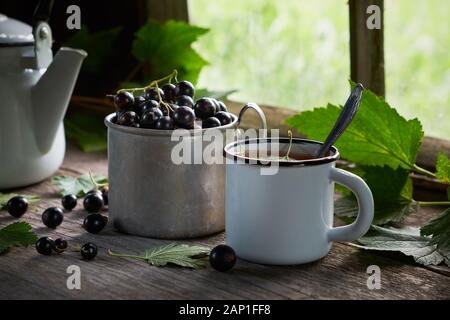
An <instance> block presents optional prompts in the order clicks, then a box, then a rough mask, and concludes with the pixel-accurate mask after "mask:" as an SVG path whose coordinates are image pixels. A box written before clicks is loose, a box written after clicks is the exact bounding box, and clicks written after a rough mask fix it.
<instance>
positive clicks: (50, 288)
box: [0, 146, 450, 299]
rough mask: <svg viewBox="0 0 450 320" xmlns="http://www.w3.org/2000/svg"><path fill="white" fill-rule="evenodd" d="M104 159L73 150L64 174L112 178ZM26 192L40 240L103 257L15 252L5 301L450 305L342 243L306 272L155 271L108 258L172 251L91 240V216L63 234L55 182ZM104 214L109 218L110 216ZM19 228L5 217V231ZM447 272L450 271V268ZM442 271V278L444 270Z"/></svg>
mask: <svg viewBox="0 0 450 320" xmlns="http://www.w3.org/2000/svg"><path fill="white" fill-rule="evenodd" d="M106 163H107V161H106V155H105V153H95V154H86V153H81V152H79V151H78V150H77V149H75V148H73V147H72V146H69V148H68V154H67V157H66V159H65V161H64V166H63V169H62V170H61V171H60V173H63V174H72V175H77V174H78V173H82V172H86V171H87V170H88V169H91V170H93V171H94V172H96V173H97V172H98V173H103V174H106V173H107V167H106ZM21 192H26V193H31V194H39V195H41V196H42V197H43V200H42V201H41V202H39V203H38V206H37V207H36V208H35V209H34V210H33V211H32V212H29V213H27V214H26V215H25V217H24V220H25V221H27V222H29V223H31V224H32V225H33V227H34V229H35V230H36V232H37V233H38V234H39V235H51V236H53V237H55V238H56V237H65V238H67V239H68V240H69V243H70V244H72V245H73V244H82V243H85V242H88V241H92V242H94V243H96V244H97V245H98V246H99V248H100V252H99V255H98V257H97V258H96V259H95V260H93V261H90V262H87V261H83V260H81V259H80V258H79V255H78V253H76V252H66V253H64V254H62V255H58V256H51V257H45V256H40V255H38V254H37V253H36V252H35V250H34V248H14V249H12V250H11V252H9V253H8V254H6V255H3V256H1V257H0V298H3V299H19V298H29V299H36V298H40V299H42V298H59V299H72V298H78V299H311V298H320V299H337V298H339V299H365V298H367V299H387V298H392V299H406V298H407V299H448V298H450V292H449V290H448V287H449V285H450V278H449V277H448V276H446V275H445V273H443V274H442V273H438V272H434V271H432V270H427V269H424V268H422V267H420V266H417V265H414V264H411V263H410V261H408V260H406V262H405V261H404V260H403V259H401V258H399V256H391V255H389V256H385V255H382V254H374V253H371V252H363V251H359V250H357V249H354V248H353V247H350V246H348V245H346V244H342V243H336V244H335V245H334V246H333V248H332V250H331V252H330V254H329V255H328V256H327V257H325V258H324V259H322V260H321V261H318V262H315V263H311V264H307V265H301V266H286V267H274V266H264V265H256V264H251V263H248V262H245V261H239V262H238V264H237V266H236V267H235V269H233V271H232V272H231V273H225V274H223V273H219V272H216V271H214V270H212V269H210V268H207V269H204V270H195V271H194V270H187V269H179V268H156V267H151V266H149V265H147V264H146V263H145V262H143V261H136V260H129V259H121V258H112V257H109V256H107V255H106V250H107V249H111V250H113V251H117V252H131V253H138V252H142V251H143V250H145V249H146V248H149V247H152V246H155V245H160V244H162V243H167V241H161V240H156V239H146V238H142V237H134V236H127V235H123V234H120V233H118V232H116V231H115V230H113V229H112V228H111V226H108V227H107V228H106V230H104V231H103V232H102V233H101V234H99V235H92V234H88V233H87V232H85V231H84V230H83V229H82V228H81V226H80V224H81V222H82V219H83V218H84V216H85V215H86V213H85V212H83V210H81V205H80V204H79V206H78V207H77V210H75V211H73V212H71V213H67V214H66V215H65V220H64V222H63V224H62V225H61V226H60V227H59V228H58V229H57V230H50V229H47V228H45V227H43V225H42V223H41V221H40V214H41V212H42V211H43V210H44V209H45V208H46V207H49V206H54V205H59V197H58V196H56V195H55V193H54V189H53V188H52V186H51V184H50V181H49V180H47V181H45V182H43V183H41V184H37V185H34V186H31V187H28V188H26V189H24V190H22V191H21ZM427 210H428V211H424V212H422V213H421V214H420V215H417V217H416V218H414V216H412V217H410V218H409V219H410V221H409V222H410V223H411V224H415V223H421V222H422V220H421V219H425V217H430V215H434V214H436V210H434V209H432V208H428V209H427ZM105 214H107V213H106V212H105ZM13 221H15V220H14V219H13V218H11V217H9V216H8V215H6V214H5V215H1V216H0V226H4V225H6V224H9V223H11V222H13ZM223 241H224V235H223V234H219V235H216V236H214V237H208V238H202V239H195V240H190V241H185V242H188V243H189V242H191V243H199V244H203V245H207V246H210V247H212V246H214V245H216V244H218V243H222V242H223ZM73 264H75V265H78V266H80V268H81V272H82V284H81V285H82V289H81V290H80V291H77V290H68V289H67V287H66V279H67V276H68V274H66V268H67V267H68V266H69V265H73ZM371 264H377V265H379V266H380V268H381V270H382V289H381V290H369V289H367V287H366V281H367V274H366V268H367V266H369V265H371ZM447 269H448V268H447ZM438 271H439V270H438Z"/></svg>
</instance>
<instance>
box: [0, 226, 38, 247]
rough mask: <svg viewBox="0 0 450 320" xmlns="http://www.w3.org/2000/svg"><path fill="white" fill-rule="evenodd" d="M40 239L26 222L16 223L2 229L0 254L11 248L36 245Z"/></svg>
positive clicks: (0, 230) (0, 232) (0, 233)
mask: <svg viewBox="0 0 450 320" xmlns="http://www.w3.org/2000/svg"><path fill="white" fill-rule="evenodd" d="M37 239H38V237H37V235H36V234H35V233H34V232H33V231H32V228H31V225H30V224H28V223H26V222H15V223H12V224H10V225H8V226H6V227H4V228H2V229H0V254H2V253H4V252H5V251H6V250H8V249H9V248H11V247H17V246H24V247H26V246H29V245H32V244H35V243H36V241H37Z"/></svg>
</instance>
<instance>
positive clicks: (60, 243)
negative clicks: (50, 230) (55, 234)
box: [54, 238, 69, 252]
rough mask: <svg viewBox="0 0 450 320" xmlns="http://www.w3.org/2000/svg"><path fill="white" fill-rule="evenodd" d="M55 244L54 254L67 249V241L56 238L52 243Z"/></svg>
mask: <svg viewBox="0 0 450 320" xmlns="http://www.w3.org/2000/svg"><path fill="white" fill-rule="evenodd" d="M54 244H55V248H56V250H55V251H56V252H61V251H64V250H66V249H67V247H68V246H69V245H68V244H67V241H66V240H64V239H61V238H58V239H56V240H55V241H54Z"/></svg>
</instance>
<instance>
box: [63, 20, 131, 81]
mask: <svg viewBox="0 0 450 320" xmlns="http://www.w3.org/2000/svg"><path fill="white" fill-rule="evenodd" d="M121 31H122V27H116V28H113V29H108V30H102V31H99V32H96V33H91V32H90V31H89V29H88V28H87V27H86V26H82V27H81V29H80V30H79V31H78V32H77V33H75V34H74V35H73V36H72V37H70V38H69V39H68V40H67V41H66V42H65V43H64V45H65V46H67V47H72V48H79V49H83V50H86V51H87V52H88V54H89V55H88V56H87V58H86V60H85V61H84V62H83V66H82V68H83V70H85V71H87V72H89V73H99V72H101V71H102V70H103V69H104V67H105V66H106V65H107V63H108V59H109V57H110V56H111V52H112V50H111V49H112V48H113V45H114V43H115V41H116V40H117V38H118V37H119V34H120V32H121Z"/></svg>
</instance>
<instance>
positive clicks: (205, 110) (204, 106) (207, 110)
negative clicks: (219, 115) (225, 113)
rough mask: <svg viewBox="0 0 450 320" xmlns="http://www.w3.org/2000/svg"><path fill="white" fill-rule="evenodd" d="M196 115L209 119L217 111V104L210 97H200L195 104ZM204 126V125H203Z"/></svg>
mask: <svg viewBox="0 0 450 320" xmlns="http://www.w3.org/2000/svg"><path fill="white" fill-rule="evenodd" d="M194 111H195V115H196V116H197V118H200V119H202V120H205V119H208V118H210V117H212V116H214V114H215V113H216V111H217V109H216V105H215V103H214V101H213V100H212V99H210V98H201V99H198V100H197V102H196V103H195V106H194ZM203 127H204V126H203Z"/></svg>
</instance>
